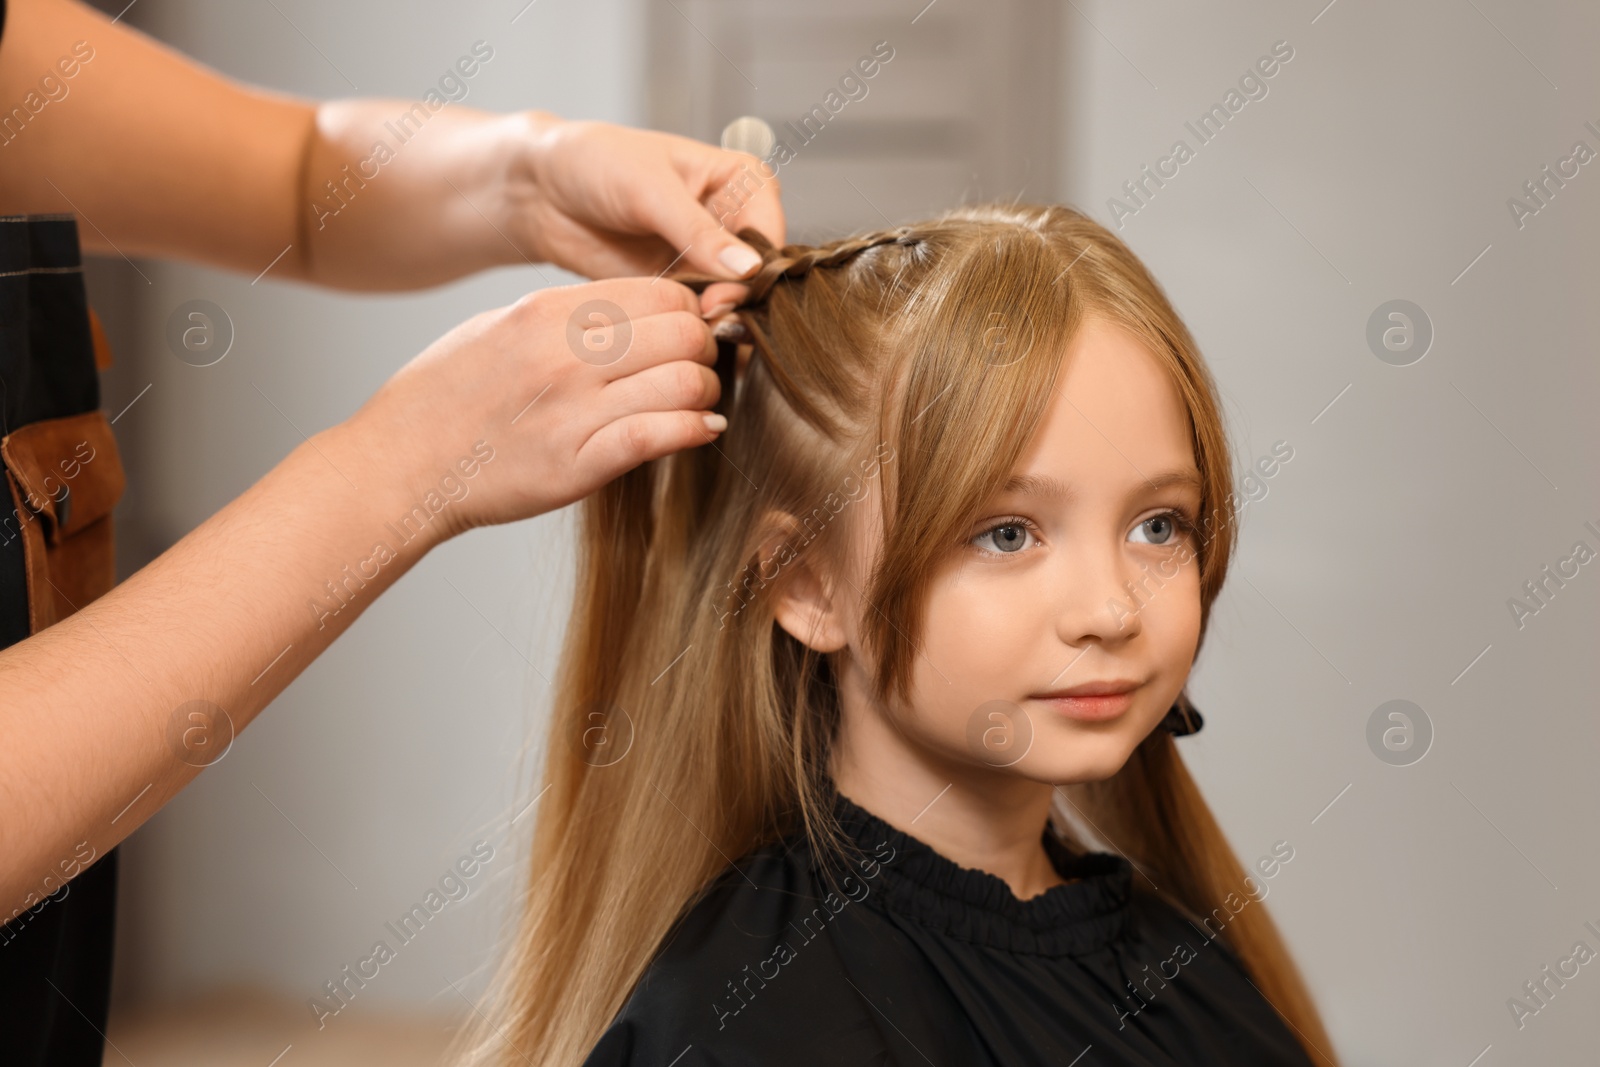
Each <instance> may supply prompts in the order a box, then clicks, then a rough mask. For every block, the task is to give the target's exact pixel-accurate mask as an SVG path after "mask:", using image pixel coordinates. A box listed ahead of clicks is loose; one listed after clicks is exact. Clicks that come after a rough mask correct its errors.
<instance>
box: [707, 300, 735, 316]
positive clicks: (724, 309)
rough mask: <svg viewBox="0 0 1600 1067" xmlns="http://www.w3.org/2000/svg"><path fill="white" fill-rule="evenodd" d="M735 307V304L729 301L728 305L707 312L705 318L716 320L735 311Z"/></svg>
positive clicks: (718, 306)
mask: <svg viewBox="0 0 1600 1067" xmlns="http://www.w3.org/2000/svg"><path fill="white" fill-rule="evenodd" d="M733 307H734V304H733V301H732V300H730V301H728V302H727V303H726V304H718V305H717V306H716V307H714V308H712V309H711V310H710V311H708V312H706V313H705V317H706V318H707V319H714V318H717V317H719V316H721V315H726V314H727V313H728V312H730V311H732V310H733Z"/></svg>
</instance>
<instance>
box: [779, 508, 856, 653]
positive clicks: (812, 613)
mask: <svg viewBox="0 0 1600 1067" xmlns="http://www.w3.org/2000/svg"><path fill="white" fill-rule="evenodd" d="M775 525H776V526H777V527H778V528H779V529H780V530H789V531H792V530H796V529H799V528H800V524H799V523H798V522H797V521H796V520H795V519H794V518H793V516H790V515H783V516H781V517H778V518H777V519H776V521H775ZM787 536H788V535H787V534H785V533H782V532H775V533H774V534H773V535H772V536H771V537H769V538H767V539H766V540H764V541H763V542H762V545H761V558H762V559H770V560H773V561H774V562H773V563H772V564H769V569H770V568H771V567H773V566H775V567H776V568H777V571H778V573H777V575H776V577H774V578H773V579H772V582H773V586H772V592H771V596H772V614H773V618H774V619H776V620H777V623H778V625H779V626H781V627H783V628H784V630H785V631H786V632H787V633H788V634H789V635H790V636H791V637H793V638H794V639H795V640H796V641H799V642H800V643H801V644H803V645H806V646H807V647H809V648H811V649H814V650H815V651H817V652H837V651H839V650H840V649H841V648H844V647H845V645H847V644H848V643H849V631H848V630H847V628H846V626H845V618H844V611H845V610H847V608H848V605H847V604H846V603H844V602H843V598H841V597H839V596H838V595H837V594H838V590H839V588H840V585H841V584H842V583H840V582H839V580H838V576H837V575H836V574H834V573H833V568H832V565H831V564H830V563H829V562H828V559H827V554H826V553H823V552H818V551H815V548H814V547H813V550H812V551H810V552H804V553H799V554H796V553H793V552H792V551H790V550H786V549H785V548H784V547H783V546H784V543H785V539H786V537H787Z"/></svg>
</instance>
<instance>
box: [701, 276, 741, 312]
mask: <svg viewBox="0 0 1600 1067" xmlns="http://www.w3.org/2000/svg"><path fill="white" fill-rule="evenodd" d="M749 293H750V287H749V286H748V285H740V284H739V283H738V282H717V283H715V284H713V285H708V286H706V289H705V292H703V293H701V294H700V314H701V315H703V316H705V317H706V318H708V319H715V318H718V317H720V316H722V315H726V314H727V313H728V312H730V311H732V310H733V309H734V308H736V307H738V306H739V305H740V304H742V303H744V301H745V297H746V296H748V295H749Z"/></svg>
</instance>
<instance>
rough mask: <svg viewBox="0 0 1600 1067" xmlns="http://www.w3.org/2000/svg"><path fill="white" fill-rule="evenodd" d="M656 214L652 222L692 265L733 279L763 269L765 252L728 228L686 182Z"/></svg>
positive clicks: (705, 272)
mask: <svg viewBox="0 0 1600 1067" xmlns="http://www.w3.org/2000/svg"><path fill="white" fill-rule="evenodd" d="M654 214H655V217H654V218H653V219H651V220H649V221H650V223H651V225H653V226H654V227H655V230H656V232H657V233H659V234H660V235H661V236H662V237H663V238H664V239H665V240H666V242H667V243H668V244H670V245H672V247H673V250H674V251H675V252H678V253H682V255H683V262H684V263H685V264H687V265H688V266H689V267H690V268H692V269H694V270H697V271H700V272H701V273H703V274H710V275H713V276H714V277H719V278H730V279H731V278H748V277H749V276H750V275H752V274H754V273H755V272H756V271H757V270H759V269H760V267H761V253H759V252H757V251H756V250H755V249H754V248H751V247H750V246H749V245H747V244H745V243H744V242H743V241H741V240H739V239H738V238H737V237H735V236H734V235H733V234H731V233H729V232H728V231H727V230H726V229H724V228H723V226H722V224H721V222H720V221H719V220H718V219H717V217H716V216H715V215H713V214H712V213H711V212H710V210H709V209H707V208H706V206H705V205H704V204H701V203H698V202H696V201H695V200H694V198H693V197H691V196H690V195H689V194H688V193H687V192H686V191H685V190H684V189H683V187H682V186H674V187H673V189H672V191H671V192H670V193H669V194H667V196H666V198H665V199H664V200H663V201H661V202H660V203H658V205H657V210H656V211H655V213H654Z"/></svg>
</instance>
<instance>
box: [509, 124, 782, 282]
mask: <svg viewBox="0 0 1600 1067" xmlns="http://www.w3.org/2000/svg"><path fill="white" fill-rule="evenodd" d="M508 121H510V122H511V123H513V124H514V125H513V128H514V129H516V130H517V131H518V132H519V140H520V144H521V146H522V147H521V150H520V151H517V152H514V153H513V157H512V164H511V168H510V172H509V175H508V179H507V191H506V212H507V220H508V223H509V226H510V227H511V232H512V235H513V236H514V237H516V238H518V239H519V240H520V241H522V242H524V243H526V244H527V245H528V246H530V247H533V248H535V249H537V250H538V252H539V254H540V257H541V258H543V259H546V260H549V261H550V262H552V263H555V264H557V265H559V266H562V267H565V268H566V269H568V270H571V271H575V272H577V273H579V274H583V275H586V276H588V277H591V278H607V277H615V276H618V275H626V274H648V275H656V274H659V273H661V272H662V271H664V270H666V269H667V268H668V267H674V266H675V267H676V268H677V269H680V270H691V271H695V272H698V273H704V274H710V275H714V276H717V277H723V278H744V277H748V276H749V275H750V274H753V273H754V272H755V270H756V268H757V267H759V266H760V263H761V260H760V257H759V256H758V255H757V253H756V251H755V249H753V248H751V247H750V246H749V245H747V244H745V243H744V242H743V241H741V240H739V239H738V238H737V237H735V236H734V234H735V233H737V232H738V231H739V230H740V229H742V228H743V227H746V226H752V227H754V228H755V229H757V230H760V231H761V232H762V233H763V234H765V235H766V236H767V237H768V238H769V239H770V240H771V241H772V242H773V243H774V244H776V245H780V246H781V245H782V244H783V241H784V219H783V207H782V205H781V204H780V203H779V200H778V181H777V178H776V177H775V176H773V177H765V176H764V175H765V173H766V170H765V168H764V167H762V165H761V163H760V162H759V161H758V160H757V159H756V158H755V157H754V156H750V155H747V154H745V153H742V152H730V151H727V150H724V149H721V148H715V147H713V146H711V145H707V144H702V143H701V142H699V141H694V140H690V139H689V138H687V137H677V136H674V135H672V134H666V133H657V132H655V131H651V130H635V129H629V128H627V127H624V126H612V125H610V124H608V123H603V122H566V121H563V120H561V119H558V118H556V117H555V116H552V115H548V114H545V113H543V112H524V113H521V114H519V115H514V116H511V117H510V118H509V120H508Z"/></svg>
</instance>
